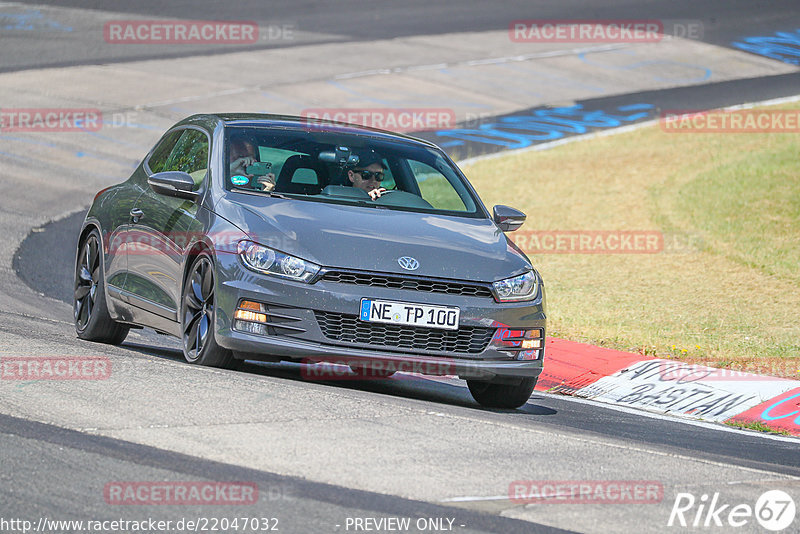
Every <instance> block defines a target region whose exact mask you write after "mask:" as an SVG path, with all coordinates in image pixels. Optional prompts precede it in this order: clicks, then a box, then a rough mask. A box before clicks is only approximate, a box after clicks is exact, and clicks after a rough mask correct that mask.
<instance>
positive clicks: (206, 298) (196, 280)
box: [181, 252, 237, 369]
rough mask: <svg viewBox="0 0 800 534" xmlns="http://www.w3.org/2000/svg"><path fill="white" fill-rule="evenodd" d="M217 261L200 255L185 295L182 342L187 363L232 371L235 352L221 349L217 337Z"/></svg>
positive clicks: (183, 292)
mask: <svg viewBox="0 0 800 534" xmlns="http://www.w3.org/2000/svg"><path fill="white" fill-rule="evenodd" d="M214 273H215V271H214V261H213V260H212V258H211V256H209V255H208V253H206V252H203V253H201V254H200V255H198V256H197V257H196V258H195V260H194V262H192V267H191V268H190V269H189V274H188V275H187V277H186V280H185V282H184V284H183V291H182V292H181V340H182V343H181V345H182V347H183V357H184V358H185V359H186V361H187V362H189V363H192V364H197V365H205V366H208V367H222V368H224V369H232V368H234V367H235V365H236V363H237V362H236V361H235V360H234V358H233V352H232V351H230V350H227V349H224V348H222V347H220V346H219V345H218V344H217V340H216V339H215V338H214V324H215V319H216V314H217V311H216V306H215V304H216V294H215V287H216V286H215V275H214Z"/></svg>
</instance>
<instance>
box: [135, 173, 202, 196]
mask: <svg viewBox="0 0 800 534" xmlns="http://www.w3.org/2000/svg"><path fill="white" fill-rule="evenodd" d="M147 183H148V184H149V185H150V189H152V190H153V191H155V192H156V193H158V194H160V195H166V196H169V197H177V198H185V199H187V200H197V199H198V197H199V196H200V195H199V194H198V193H197V192H196V191H192V189H194V187H195V183H194V178H192V177H191V176H190V175H189V174H188V173H185V172H182V171H166V172H157V173H155V174H153V175H151V176H150V177H149V178H148V179H147Z"/></svg>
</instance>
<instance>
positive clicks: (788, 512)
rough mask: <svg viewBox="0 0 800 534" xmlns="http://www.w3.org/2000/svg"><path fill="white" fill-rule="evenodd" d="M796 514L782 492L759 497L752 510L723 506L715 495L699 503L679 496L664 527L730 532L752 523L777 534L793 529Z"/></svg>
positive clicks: (688, 496)
mask: <svg viewBox="0 0 800 534" xmlns="http://www.w3.org/2000/svg"><path fill="white" fill-rule="evenodd" d="M795 512H796V509H795V504H794V499H792V497H791V496H790V495H789V494H788V493H786V492H785V491H781V490H770V491H766V492H764V493H762V494H761V496H760V497H759V498H758V499H757V500H756V503H755V506H751V505H749V504H745V503H740V504H731V503H727V502H724V501H723V500H722V499H720V495H719V493H718V492H716V493H714V495H712V496H709V495H708V494H707V493H704V494H703V495H701V496H700V498H699V499H698V498H696V497H695V496H694V495H693V494H691V493H678V495H676V496H675V502H674V504H673V505H672V512H670V514H669V520H668V521H667V526H669V527H673V526H680V527H684V528H685V527H695V528H701V529H704V530H705V529H708V528H713V527H724V528H725V529H726V530H729V529H731V528H736V527H743V526H745V525H750V526H751V527H752V526H753V519H755V520H756V521H757V522H758V524H759V525H761V527H762V528H765V529H767V530H769V531H772V532H780V531H782V530H785V529H787V528H789V527H790V526H791V525H792V523H793V522H794V516H795ZM791 532H797V531H796V530H792V531H791Z"/></svg>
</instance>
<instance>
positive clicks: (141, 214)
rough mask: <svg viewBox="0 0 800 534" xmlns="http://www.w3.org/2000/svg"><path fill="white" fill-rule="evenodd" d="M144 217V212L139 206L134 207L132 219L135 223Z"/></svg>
mask: <svg viewBox="0 0 800 534" xmlns="http://www.w3.org/2000/svg"><path fill="white" fill-rule="evenodd" d="M142 217H144V212H143V211H142V210H140V209H139V208H133V209H132V210H131V219H132V220H133V222H134V223H137V222H139V219H141V218H142Z"/></svg>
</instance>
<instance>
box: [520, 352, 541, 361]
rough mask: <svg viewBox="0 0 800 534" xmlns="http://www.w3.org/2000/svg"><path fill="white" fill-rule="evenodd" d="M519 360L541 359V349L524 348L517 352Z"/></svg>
mask: <svg viewBox="0 0 800 534" xmlns="http://www.w3.org/2000/svg"><path fill="white" fill-rule="evenodd" d="M517 359H518V360H538V359H539V351H538V350H523V351H520V352H518V353H517Z"/></svg>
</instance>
